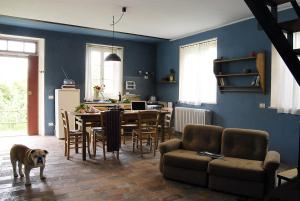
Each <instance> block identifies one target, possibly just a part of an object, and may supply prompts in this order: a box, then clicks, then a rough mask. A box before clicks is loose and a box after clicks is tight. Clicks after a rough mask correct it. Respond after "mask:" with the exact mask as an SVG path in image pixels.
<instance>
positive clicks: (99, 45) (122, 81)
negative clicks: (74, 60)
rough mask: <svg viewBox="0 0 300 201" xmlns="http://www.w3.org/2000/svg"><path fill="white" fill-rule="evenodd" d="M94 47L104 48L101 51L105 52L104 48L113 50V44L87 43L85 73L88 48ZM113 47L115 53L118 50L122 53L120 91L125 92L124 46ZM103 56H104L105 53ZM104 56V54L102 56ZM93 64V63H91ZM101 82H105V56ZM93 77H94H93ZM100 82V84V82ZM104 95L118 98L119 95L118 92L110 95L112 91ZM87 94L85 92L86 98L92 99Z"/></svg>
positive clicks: (86, 63)
mask: <svg viewBox="0 0 300 201" xmlns="http://www.w3.org/2000/svg"><path fill="white" fill-rule="evenodd" d="M93 47H95V48H103V50H101V51H103V52H105V50H104V49H109V51H110V52H111V49H112V46H111V45H104V44H95V43H86V45H85V59H86V62H85V73H87V72H86V71H87V69H86V68H87V65H88V58H87V57H88V48H93ZM113 49H114V53H115V52H116V51H121V53H120V54H121V55H120V57H121V64H120V66H121V69H120V83H119V84H120V93H121V94H123V90H124V89H123V88H124V86H123V85H124V74H123V73H124V47H121V46H115V45H114V46H113ZM103 56H104V54H103ZM101 57H102V56H101ZM90 65H91V64H90ZM99 67H100V78H99V79H100V83H104V68H105V61H104V57H103V58H102V59H101V62H100V66H99ZM86 77H87V76H85V90H87V87H86V84H87V82H86ZM91 78H92V77H91ZM100 83H99V84H100ZM99 84H98V85H99ZM104 95H105V97H107V96H109V98H117V95H118V94H116V95H114V96H113V97H110V95H111V94H110V93H104ZM86 96H87V93H86V92H85V100H90V99H88V97H86ZM92 101H93V100H92Z"/></svg>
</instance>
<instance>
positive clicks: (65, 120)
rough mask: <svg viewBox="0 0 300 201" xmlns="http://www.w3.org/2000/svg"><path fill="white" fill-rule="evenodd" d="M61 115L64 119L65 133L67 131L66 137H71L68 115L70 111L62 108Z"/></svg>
mask: <svg viewBox="0 0 300 201" xmlns="http://www.w3.org/2000/svg"><path fill="white" fill-rule="evenodd" d="M60 112H61V117H62V121H63V127H64V133H65V139H68V138H69V130H70V127H69V117H68V112H67V111H65V110H61V111H60Z"/></svg>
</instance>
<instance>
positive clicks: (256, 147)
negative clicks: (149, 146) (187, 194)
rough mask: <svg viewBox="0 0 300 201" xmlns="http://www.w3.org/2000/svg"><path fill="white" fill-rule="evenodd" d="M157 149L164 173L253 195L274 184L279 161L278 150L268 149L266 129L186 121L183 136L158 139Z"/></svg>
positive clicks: (235, 192)
mask: <svg viewBox="0 0 300 201" xmlns="http://www.w3.org/2000/svg"><path fill="white" fill-rule="evenodd" d="M159 150H160V153H161V158H160V171H161V172H162V173H163V175H164V177H166V178H169V179H175V180H179V181H183V182H188V183H192V184H197V185H201V186H208V187H209V188H211V189H214V190H218V191H224V192H229V193H234V194H239V195H244V196H249V197H255V198H262V197H263V196H264V195H265V194H266V193H268V192H269V191H270V190H271V189H273V188H274V184H275V174H276V170H277V168H278V166H279V161H280V156H279V154H278V153H277V152H275V151H268V133H267V132H265V131H258V130H250V129H236V128H226V129H223V128H222V127H219V126H209V125H187V126H186V127H185V129H184V133H183V137H182V140H179V139H173V140H170V141H167V142H164V143H161V144H160V145H159ZM198 151H209V152H212V153H217V154H222V155H224V157H223V158H220V159H212V158H210V157H207V156H200V155H199V154H197V152H198Z"/></svg>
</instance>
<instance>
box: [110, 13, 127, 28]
mask: <svg viewBox="0 0 300 201" xmlns="http://www.w3.org/2000/svg"><path fill="white" fill-rule="evenodd" d="M122 12H123V13H122V15H121V16H120V18H119V19H118V20H117V21H116V22H114V21H113V23H112V24H111V26H114V25H116V24H118V23H119V22H120V21H121V19H122V18H123V16H124V14H125V11H122Z"/></svg>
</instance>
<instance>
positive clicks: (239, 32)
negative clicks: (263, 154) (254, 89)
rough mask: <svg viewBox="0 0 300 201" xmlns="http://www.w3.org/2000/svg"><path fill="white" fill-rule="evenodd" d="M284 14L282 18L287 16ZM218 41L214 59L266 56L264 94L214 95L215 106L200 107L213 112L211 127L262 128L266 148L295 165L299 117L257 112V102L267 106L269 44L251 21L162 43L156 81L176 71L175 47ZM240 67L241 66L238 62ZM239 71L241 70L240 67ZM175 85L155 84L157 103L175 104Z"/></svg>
mask: <svg viewBox="0 0 300 201" xmlns="http://www.w3.org/2000/svg"><path fill="white" fill-rule="evenodd" d="M291 15H292V14H291V13H290V12H287V11H286V12H284V13H283V17H284V18H286V17H288V16H291ZM215 37H216V38H217V39H218V57H221V56H223V57H225V58H226V57H227V58H231V57H240V56H246V55H249V54H250V53H251V52H252V51H256V52H259V51H265V53H266V75H267V76H266V88H267V91H266V94H262V93H245V92H227V93H226V92H225V93H220V91H219V90H218V92H217V104H203V105H198V106H191V105H187V106H189V107H197V108H206V109H210V110H212V111H213V112H214V117H213V124H216V125H221V126H224V127H237V128H251V129H262V130H266V131H268V132H269V133H270V148H271V149H273V150H277V151H279V152H280V154H281V157H282V161H283V162H286V163H289V164H296V163H297V159H298V158H297V157H298V143H299V141H298V134H299V120H300V117H299V116H295V115H288V114H278V113H277V112H276V110H274V109H259V103H266V105H267V106H269V104H270V84H271V82H270V80H271V65H270V60H271V55H270V52H271V43H270V41H269V39H268V37H267V36H266V34H265V33H264V32H263V31H258V30H257V23H256V20H255V19H250V20H246V21H243V22H240V23H236V24H232V25H228V26H225V27H221V28H218V29H215V30H211V31H208V32H204V33H200V34H196V35H193V36H190V37H186V38H183V39H180V40H176V41H171V42H163V43H160V44H159V45H158V48H157V69H156V72H157V80H160V79H161V78H163V77H164V76H166V75H167V74H168V72H169V69H170V68H174V69H175V71H176V73H177V74H176V79H177V80H179V79H178V72H179V46H181V45H185V44H189V43H194V42H197V41H202V40H207V39H211V38H215ZM240 64H241V65H242V64H243V63H240ZM241 69H243V67H242V68H241ZM178 91H179V84H178V83H177V84H159V85H157V90H156V92H157V94H158V97H159V99H160V100H164V101H174V102H176V101H178Z"/></svg>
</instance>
